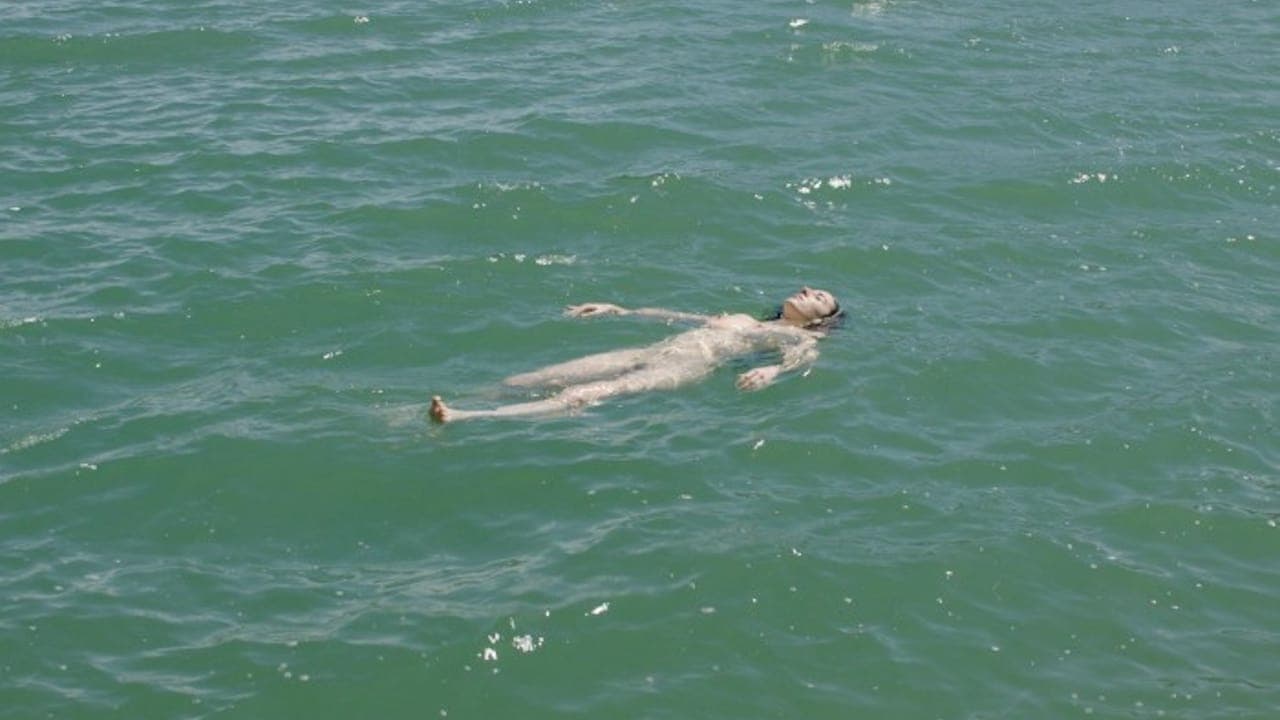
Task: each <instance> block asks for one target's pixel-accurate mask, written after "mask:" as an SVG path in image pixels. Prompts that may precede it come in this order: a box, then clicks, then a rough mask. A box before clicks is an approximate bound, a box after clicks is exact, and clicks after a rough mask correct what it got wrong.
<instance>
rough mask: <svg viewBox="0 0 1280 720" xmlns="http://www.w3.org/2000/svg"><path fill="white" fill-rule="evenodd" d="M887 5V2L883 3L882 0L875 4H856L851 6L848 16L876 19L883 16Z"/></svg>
mask: <svg viewBox="0 0 1280 720" xmlns="http://www.w3.org/2000/svg"><path fill="white" fill-rule="evenodd" d="M888 4H889V3H888V2H884V1H883V0H878V1H876V2H856V3H854V4H853V8H852V9H850V11H849V14H850V15H853V16H855V17H876V16H878V15H883V14H884V10H885V6H886V5H888Z"/></svg>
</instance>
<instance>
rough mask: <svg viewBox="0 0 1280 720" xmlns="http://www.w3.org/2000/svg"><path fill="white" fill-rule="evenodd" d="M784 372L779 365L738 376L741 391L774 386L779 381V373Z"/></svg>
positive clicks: (760, 368)
mask: <svg viewBox="0 0 1280 720" xmlns="http://www.w3.org/2000/svg"><path fill="white" fill-rule="evenodd" d="M780 372H782V367H781V366H779V365H764V366H762V367H758V368H751V369H750V370H748V371H746V372H744V373H742V374H741V375H739V376H738V389H739V390H747V391H751V390H759V389H761V388H764V387H768V386H769V385H772V384H773V381H774V380H776V379H778V373H780Z"/></svg>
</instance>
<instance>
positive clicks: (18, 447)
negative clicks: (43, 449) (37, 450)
mask: <svg viewBox="0 0 1280 720" xmlns="http://www.w3.org/2000/svg"><path fill="white" fill-rule="evenodd" d="M70 431H71V428H69V427H64V428H58V429H57V430H53V431H51V432H46V433H32V434H30V435H28V436H26V437H24V438H21V439H19V440H16V441H14V442H13V443H10V444H9V446H8V447H3V448H0V455H8V454H9V453H15V452H20V451H22V450H26V449H27V448H32V447H35V446H36V445H42V444H44V443H47V442H53V441H54V440H57V439H58V438H60V437H62V436H63V435H66V434H67V433H68V432H70Z"/></svg>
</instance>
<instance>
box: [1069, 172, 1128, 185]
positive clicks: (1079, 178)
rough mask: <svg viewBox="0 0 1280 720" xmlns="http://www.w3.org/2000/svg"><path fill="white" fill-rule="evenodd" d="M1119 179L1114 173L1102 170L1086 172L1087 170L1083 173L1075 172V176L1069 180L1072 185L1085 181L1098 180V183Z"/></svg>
mask: <svg viewBox="0 0 1280 720" xmlns="http://www.w3.org/2000/svg"><path fill="white" fill-rule="evenodd" d="M1119 179H1120V178H1119V177H1117V176H1116V175H1115V173H1104V172H1095V173H1087V172H1085V173H1076V176H1075V177H1073V178H1071V180H1070V181H1069V182H1070V183H1071V184H1072V185H1083V184H1084V183H1087V182H1099V183H1105V182H1108V181H1115V180H1119Z"/></svg>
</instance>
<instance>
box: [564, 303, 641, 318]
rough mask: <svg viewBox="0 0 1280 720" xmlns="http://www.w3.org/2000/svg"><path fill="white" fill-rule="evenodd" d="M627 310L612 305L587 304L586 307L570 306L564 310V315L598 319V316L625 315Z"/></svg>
mask: <svg viewBox="0 0 1280 720" xmlns="http://www.w3.org/2000/svg"><path fill="white" fill-rule="evenodd" d="M626 313H627V311H626V309H624V308H621V307H619V306H617V305H613V304H611V303H586V304H585V305H570V306H568V307H566V308H565V309H564V314H565V315H568V316H569V317H596V316H598V315H625V314H626Z"/></svg>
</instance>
